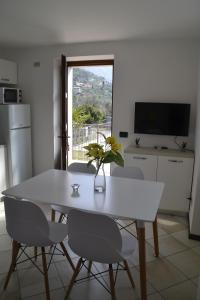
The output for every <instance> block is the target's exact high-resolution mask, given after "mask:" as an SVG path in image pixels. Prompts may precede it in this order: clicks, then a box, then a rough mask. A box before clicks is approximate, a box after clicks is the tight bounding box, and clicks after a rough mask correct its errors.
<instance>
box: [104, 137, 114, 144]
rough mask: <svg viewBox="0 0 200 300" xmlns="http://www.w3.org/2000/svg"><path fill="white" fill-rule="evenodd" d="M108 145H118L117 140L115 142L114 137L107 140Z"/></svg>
mask: <svg viewBox="0 0 200 300" xmlns="http://www.w3.org/2000/svg"><path fill="white" fill-rule="evenodd" d="M106 143H107V144H110V145H113V144H116V140H115V138H114V136H109V137H107V138H106Z"/></svg>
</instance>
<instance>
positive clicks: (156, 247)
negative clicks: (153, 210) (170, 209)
mask: <svg viewBox="0 0 200 300" xmlns="http://www.w3.org/2000/svg"><path fill="white" fill-rule="evenodd" d="M152 226H153V239H154V252H155V256H156V257H158V256H159V244H158V223H157V216H156V218H155V221H154V222H153V223H152Z"/></svg>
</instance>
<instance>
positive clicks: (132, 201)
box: [3, 169, 164, 300]
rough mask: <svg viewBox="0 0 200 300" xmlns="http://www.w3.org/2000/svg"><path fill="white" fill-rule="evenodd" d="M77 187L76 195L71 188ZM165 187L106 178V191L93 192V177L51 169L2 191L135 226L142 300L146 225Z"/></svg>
mask: <svg viewBox="0 0 200 300" xmlns="http://www.w3.org/2000/svg"><path fill="white" fill-rule="evenodd" d="M75 183H77V184H79V185H80V187H79V191H78V194H77V193H74V192H73V189H72V184H75ZM163 189H164V184H163V183H161V182H153V181H146V180H136V179H128V178H119V177H113V176H107V177H106V190H105V192H103V193H98V192H95V191H94V175H90V174H83V173H72V172H67V171H63V170H55V169H51V170H48V171H46V172H44V173H41V174H39V175H37V176H35V177H32V178H31V179H29V180H26V181H24V182H22V183H20V184H18V185H16V186H14V187H11V188H9V189H7V190H5V191H3V195H5V196H12V197H15V198H17V199H28V200H31V201H32V202H34V203H38V204H39V203H43V204H48V205H51V204H55V205H63V206H65V207H68V208H76V209H81V210H84V211H87V212H95V213H99V214H103V215H107V216H111V217H114V218H120V219H134V220H136V222H137V233H138V244H139V265H140V287H141V299H142V300H146V299H147V288H146V251H145V222H154V220H155V218H156V215H157V211H158V208H159V204H160V200H161V197H162V193H163Z"/></svg>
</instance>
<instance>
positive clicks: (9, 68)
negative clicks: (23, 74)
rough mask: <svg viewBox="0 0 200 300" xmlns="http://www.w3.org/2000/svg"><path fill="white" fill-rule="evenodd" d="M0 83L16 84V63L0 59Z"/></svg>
mask: <svg viewBox="0 0 200 300" xmlns="http://www.w3.org/2000/svg"><path fill="white" fill-rule="evenodd" d="M0 83H5V84H6V83H8V84H17V64H16V63H15V62H12V61H9V60H5V59H0Z"/></svg>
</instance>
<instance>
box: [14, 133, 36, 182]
mask: <svg viewBox="0 0 200 300" xmlns="http://www.w3.org/2000/svg"><path fill="white" fill-rule="evenodd" d="M10 151H11V153H10V184H11V185H16V184H19V183H20V182H22V181H24V180H26V179H28V178H30V177H31V176H32V153H31V129H30V128H21V129H15V130H10Z"/></svg>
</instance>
